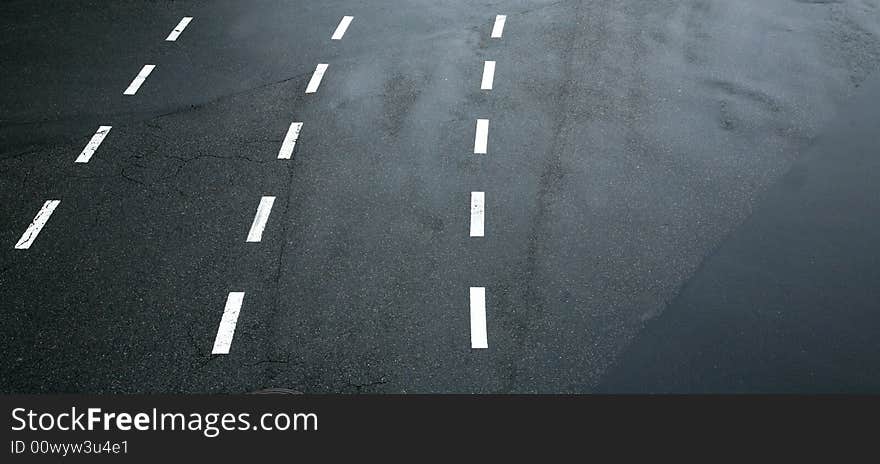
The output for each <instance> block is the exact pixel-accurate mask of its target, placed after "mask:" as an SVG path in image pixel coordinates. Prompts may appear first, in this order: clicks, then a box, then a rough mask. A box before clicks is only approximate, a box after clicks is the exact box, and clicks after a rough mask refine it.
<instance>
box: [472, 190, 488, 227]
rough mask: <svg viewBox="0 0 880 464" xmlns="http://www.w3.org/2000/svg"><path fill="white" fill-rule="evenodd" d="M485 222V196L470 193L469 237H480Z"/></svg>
mask: <svg viewBox="0 0 880 464" xmlns="http://www.w3.org/2000/svg"><path fill="white" fill-rule="evenodd" d="M485 221H486V195H485V193H484V192H471V237H482V236H483V228H484V227H483V226H484V225H485Z"/></svg>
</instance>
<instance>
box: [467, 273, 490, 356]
mask: <svg viewBox="0 0 880 464" xmlns="http://www.w3.org/2000/svg"><path fill="white" fill-rule="evenodd" d="M471 348H489V340H488V336H487V335H486V287H471Z"/></svg>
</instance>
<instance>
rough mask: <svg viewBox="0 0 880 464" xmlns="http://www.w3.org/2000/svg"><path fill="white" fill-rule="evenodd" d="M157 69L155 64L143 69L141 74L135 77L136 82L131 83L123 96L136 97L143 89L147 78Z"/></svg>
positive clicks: (147, 65)
mask: <svg viewBox="0 0 880 464" xmlns="http://www.w3.org/2000/svg"><path fill="white" fill-rule="evenodd" d="M155 68H156V65H154V64H145V65H144V67H143V68H141V72H139V73H138V75H137V76H135V78H134V80H133V81H131V84H130V85H129V86H128V88H127V89H125V92H122V94H123V95H134V94H136V93H137V91H138V89H139V88H141V84H143V83H144V81H145V80H147V76H149V75H150V73H151V72H153V69H155Z"/></svg>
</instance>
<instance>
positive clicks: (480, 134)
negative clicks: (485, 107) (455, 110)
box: [474, 119, 489, 155]
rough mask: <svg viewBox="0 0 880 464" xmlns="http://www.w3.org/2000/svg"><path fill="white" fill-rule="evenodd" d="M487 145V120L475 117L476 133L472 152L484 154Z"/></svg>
mask: <svg viewBox="0 0 880 464" xmlns="http://www.w3.org/2000/svg"><path fill="white" fill-rule="evenodd" d="M488 145H489V120H488V119H477V133H476V136H475V137H474V153H477V154H480V155H485V154H486V149H487V147H488Z"/></svg>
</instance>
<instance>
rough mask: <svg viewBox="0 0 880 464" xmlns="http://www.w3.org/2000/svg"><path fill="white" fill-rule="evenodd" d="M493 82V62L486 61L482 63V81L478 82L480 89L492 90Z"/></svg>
mask: <svg viewBox="0 0 880 464" xmlns="http://www.w3.org/2000/svg"><path fill="white" fill-rule="evenodd" d="M494 82H495V62H494V61H487V62H485V63H484V64H483V82H482V83H481V84H480V90H492V84H493V83H494Z"/></svg>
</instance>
